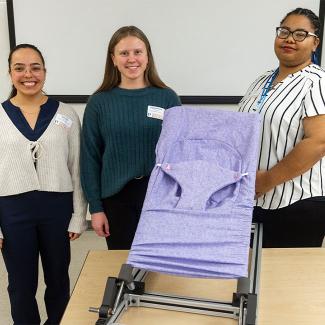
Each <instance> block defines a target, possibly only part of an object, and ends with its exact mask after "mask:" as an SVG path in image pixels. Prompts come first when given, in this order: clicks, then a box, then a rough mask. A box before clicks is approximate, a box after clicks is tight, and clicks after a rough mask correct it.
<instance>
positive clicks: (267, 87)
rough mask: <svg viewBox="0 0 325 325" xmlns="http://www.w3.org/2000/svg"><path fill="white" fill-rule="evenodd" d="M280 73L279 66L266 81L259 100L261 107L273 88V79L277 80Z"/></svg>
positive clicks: (258, 104) (258, 103)
mask: <svg viewBox="0 0 325 325" xmlns="http://www.w3.org/2000/svg"><path fill="white" fill-rule="evenodd" d="M278 74H279V68H277V69H276V70H275V71H274V72H273V73H272V74H271V75H270V76H269V77H268V78H267V80H266V83H265V84H264V86H263V88H262V94H261V97H260V99H259V100H258V101H257V106H258V107H259V108H261V107H262V106H263V104H264V102H265V99H266V97H267V94H268V92H269V91H270V90H271V88H272V84H273V81H274V80H275V78H276V77H277V75H278Z"/></svg>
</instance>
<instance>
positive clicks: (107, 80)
mask: <svg viewBox="0 0 325 325" xmlns="http://www.w3.org/2000/svg"><path fill="white" fill-rule="evenodd" d="M127 36H134V37H137V38H139V39H140V40H141V41H142V42H143V43H144V44H145V46H146V49H147V53H148V65H147V68H146V70H145V72H144V79H145V82H146V83H147V84H148V85H150V86H155V87H158V88H167V86H166V85H165V83H164V82H163V81H162V80H161V79H160V78H159V75H158V72H157V69H156V67H155V62H154V59H153V55H152V51H151V46H150V43H149V40H148V38H147V36H146V35H145V34H144V33H143V31H142V30H141V29H139V28H138V27H135V26H124V27H121V28H119V29H118V30H117V31H116V32H115V33H114V34H113V36H112V38H111V40H110V41H109V44H108V49H107V57H106V65H105V73H104V79H103V82H102V84H101V85H100V86H99V88H98V89H97V90H96V91H95V94H96V93H99V92H101V91H105V90H109V89H112V88H114V87H117V86H118V85H119V84H120V83H121V73H120V72H119V71H118V69H117V67H115V66H114V63H113V60H112V54H114V49H115V46H116V44H117V43H118V42H119V41H120V40H121V39H123V38H125V37H127Z"/></svg>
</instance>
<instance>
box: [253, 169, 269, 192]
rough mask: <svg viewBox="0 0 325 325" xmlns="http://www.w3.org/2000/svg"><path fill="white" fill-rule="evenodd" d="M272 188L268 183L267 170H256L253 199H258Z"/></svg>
mask: <svg viewBox="0 0 325 325" xmlns="http://www.w3.org/2000/svg"><path fill="white" fill-rule="evenodd" d="M272 188H273V186H272V185H271V184H270V181H269V172H268V171H267V170H258V171H257V172H256V181H255V198H258V197H260V196H261V195H263V194H265V193H266V192H268V191H270V190H271V189H272Z"/></svg>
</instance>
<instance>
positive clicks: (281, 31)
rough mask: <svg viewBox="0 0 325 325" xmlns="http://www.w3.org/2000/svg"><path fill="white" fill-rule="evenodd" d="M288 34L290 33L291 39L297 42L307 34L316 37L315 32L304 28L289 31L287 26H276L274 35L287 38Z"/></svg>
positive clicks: (302, 39)
mask: <svg viewBox="0 0 325 325" xmlns="http://www.w3.org/2000/svg"><path fill="white" fill-rule="evenodd" d="M290 35H292V37H293V39H294V40H295V41H297V42H302V41H304V40H305V38H306V37H308V36H315V37H318V36H317V35H316V34H314V33H311V32H307V31H305V30H301V29H297V30H294V31H293V32H291V31H290V30H289V29H288V28H285V27H277V28H276V36H277V37H279V38H281V39H287V38H288V37H289V36H290Z"/></svg>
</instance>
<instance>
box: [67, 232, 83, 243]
mask: <svg viewBox="0 0 325 325" xmlns="http://www.w3.org/2000/svg"><path fill="white" fill-rule="evenodd" d="M79 237H80V234H77V233H74V232H69V238H70V240H71V241H73V240H76V239H78V238H79Z"/></svg>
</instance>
